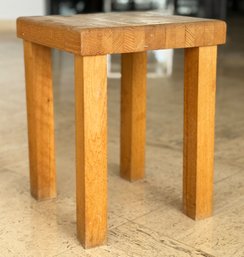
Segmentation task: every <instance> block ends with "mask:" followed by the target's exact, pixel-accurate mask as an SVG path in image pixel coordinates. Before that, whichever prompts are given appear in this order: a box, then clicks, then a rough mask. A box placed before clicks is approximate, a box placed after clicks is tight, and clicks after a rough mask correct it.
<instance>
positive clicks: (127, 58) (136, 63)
mask: <svg viewBox="0 0 244 257" xmlns="http://www.w3.org/2000/svg"><path fill="white" fill-rule="evenodd" d="M146 75H147V53H146V52H140V53H129V54H122V81H121V136H120V140H121V145H120V175H121V177H123V178H125V179H127V180H130V181H134V180H138V179H141V178H143V177H144V169H145V141H146V80H147V77H146Z"/></svg>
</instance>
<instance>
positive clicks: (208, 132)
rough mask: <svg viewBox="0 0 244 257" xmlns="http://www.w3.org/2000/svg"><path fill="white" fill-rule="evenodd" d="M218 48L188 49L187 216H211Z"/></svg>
mask: <svg viewBox="0 0 244 257" xmlns="http://www.w3.org/2000/svg"><path fill="white" fill-rule="evenodd" d="M216 58H217V47H216V46H210V47H200V48H189V49H185V99H184V105H185V106H184V183H183V205H184V211H185V213H186V215H188V216H189V217H191V218H193V219H203V218H206V217H209V216H211V215H212V202H213V167H214V123H215V122H214V117H215V91H216Z"/></svg>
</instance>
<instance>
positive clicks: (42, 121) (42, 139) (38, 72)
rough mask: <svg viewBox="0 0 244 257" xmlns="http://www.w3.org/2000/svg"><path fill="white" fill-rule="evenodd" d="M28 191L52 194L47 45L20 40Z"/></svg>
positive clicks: (36, 194)
mask: <svg viewBox="0 0 244 257" xmlns="http://www.w3.org/2000/svg"><path fill="white" fill-rule="evenodd" d="M24 57H25V77H26V99H27V115H28V137H29V160H30V184H31V194H32V195H33V197H35V198H36V199H38V200H43V199H48V198H53V197H55V196H56V172H55V157H54V114H53V89H52V72H51V69H52V67H51V49H50V48H47V47H45V46H41V45H37V44H34V43H31V42H26V41H25V42H24Z"/></svg>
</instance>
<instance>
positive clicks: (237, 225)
mask: <svg viewBox="0 0 244 257" xmlns="http://www.w3.org/2000/svg"><path fill="white" fill-rule="evenodd" d="M7 27H8V26H6V24H3V25H1V23H0V256H1V257H8V256H14V257H16V256H25V257H27V256H28V257H30V256H33V257H34V256H35V257H39V256H43V257H48V256H59V257H65V256H85V257H88V256H89V257H91V256H93V257H103V256H106V257H107V256H109V257H114V256H123V257H127V256H148V257H152V256H158V257H159V256H205V257H206V256H236V257H237V256H239V257H243V256H244V19H240V18H238V19H237V18H233V19H231V21H230V22H229V32H228V43H227V45H226V46H222V47H220V48H219V65H218V88H217V114H216V150H215V154H216V158H215V159H216V161H215V193H214V202H215V204H214V216H213V217H212V218H209V219H206V220H204V221H198V222H195V221H193V220H191V219H189V218H187V217H186V216H184V215H183V214H182V212H181V193H182V127H183V123H182V121H183V115H182V113H183V52H182V51H181V50H177V51H176V52H175V62H174V74H173V76H172V77H171V78H158V79H149V80H148V101H147V104H148V112H147V162H146V163H147V164H146V178H145V179H144V180H142V181H139V182H136V183H129V182H126V181H124V180H122V179H121V178H120V177H119V175H118V172H119V109H120V107H119V101H120V98H119V97H120V88H119V80H116V79H113V80H109V90H108V91H109V101H108V105H109V142H108V147H109V163H108V165H109V177H108V180H109V235H108V244H107V245H106V246H102V247H99V248H95V249H91V250H86V251H85V250H83V248H82V247H81V246H80V245H79V243H78V241H77V240H76V231H75V179H74V175H75V168H74V167H75V166H74V164H75V156H74V92H73V58H72V56H71V55H68V54H64V53H61V54H60V53H58V52H55V53H54V82H55V85H54V87H55V115H56V117H55V119H56V149H57V150H56V152H57V171H58V172H57V173H58V174H57V175H58V198H57V199H56V200H51V201H45V202H36V201H35V200H33V199H32V198H31V197H30V194H29V182H28V153H27V133H26V110H25V91H24V73H23V53H22V44H21V41H20V40H17V39H16V38H15V34H14V31H13V30H11V29H10V28H9V29H7ZM9 27H11V26H9Z"/></svg>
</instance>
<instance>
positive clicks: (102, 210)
mask: <svg viewBox="0 0 244 257" xmlns="http://www.w3.org/2000/svg"><path fill="white" fill-rule="evenodd" d="M106 61H107V57H106V56H87V57H82V56H78V55H76V56H75V99H76V194H77V234H78V239H79V241H80V242H81V243H82V245H83V246H84V247H85V248H89V247H94V246H98V245H101V244H104V243H106V238H107V69H106Z"/></svg>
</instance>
